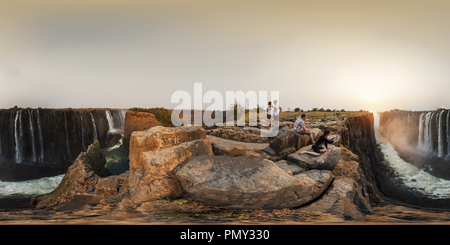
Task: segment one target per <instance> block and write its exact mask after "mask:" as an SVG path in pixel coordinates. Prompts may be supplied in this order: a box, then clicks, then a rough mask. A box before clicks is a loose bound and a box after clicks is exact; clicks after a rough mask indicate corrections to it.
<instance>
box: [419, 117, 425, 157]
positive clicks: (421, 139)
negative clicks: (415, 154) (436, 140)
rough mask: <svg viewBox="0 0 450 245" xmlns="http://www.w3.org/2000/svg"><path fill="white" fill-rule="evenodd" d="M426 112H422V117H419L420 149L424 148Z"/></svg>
mask: <svg viewBox="0 0 450 245" xmlns="http://www.w3.org/2000/svg"><path fill="white" fill-rule="evenodd" d="M424 115H425V113H422V114H420V119H419V140H418V147H419V149H423V147H424V139H423V131H424V130H423V128H424V124H425V118H424Z"/></svg>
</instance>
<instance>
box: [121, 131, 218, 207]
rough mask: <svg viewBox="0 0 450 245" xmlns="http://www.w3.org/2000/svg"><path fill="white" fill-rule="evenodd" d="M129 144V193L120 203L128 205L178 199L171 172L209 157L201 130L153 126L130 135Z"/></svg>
mask: <svg viewBox="0 0 450 245" xmlns="http://www.w3.org/2000/svg"><path fill="white" fill-rule="evenodd" d="M130 142H131V144H130V176H129V191H128V192H127V193H126V195H125V200H124V201H125V203H131V204H138V203H142V202H146V201H150V200H152V199H154V198H156V197H171V196H178V195H180V194H181V192H182V189H181V186H180V183H179V182H178V180H177V179H176V178H174V176H173V169H174V168H175V167H176V166H177V165H178V164H180V163H182V162H184V161H185V160H187V159H188V158H190V157H192V156H197V155H212V154H213V153H212V149H211V143H210V141H209V140H207V139H206V132H205V130H204V129H203V128H201V127H195V126H183V127H170V128H165V127H160V126H157V127H153V128H151V129H149V130H145V131H139V132H133V133H132V135H131V141H130Z"/></svg>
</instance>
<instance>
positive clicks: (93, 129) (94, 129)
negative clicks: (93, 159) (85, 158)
mask: <svg viewBox="0 0 450 245" xmlns="http://www.w3.org/2000/svg"><path fill="white" fill-rule="evenodd" d="M89 114H90V115H91V121H92V131H93V132H94V136H93V137H94V142H95V141H98V133H97V125H95V119H94V116H93V115H92V112H90V113H89Z"/></svg>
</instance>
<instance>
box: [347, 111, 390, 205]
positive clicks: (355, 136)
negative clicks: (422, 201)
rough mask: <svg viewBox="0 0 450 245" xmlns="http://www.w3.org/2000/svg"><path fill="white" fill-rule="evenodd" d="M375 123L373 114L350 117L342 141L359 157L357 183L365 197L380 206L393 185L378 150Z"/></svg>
mask: <svg viewBox="0 0 450 245" xmlns="http://www.w3.org/2000/svg"><path fill="white" fill-rule="evenodd" d="M373 123H374V117H373V114H372V113H368V114H365V115H360V116H355V117H349V118H348V119H347V121H346V123H345V127H344V129H343V130H342V131H341V140H342V142H343V145H344V146H345V147H346V148H347V149H348V150H350V151H351V152H352V153H353V154H354V155H356V156H358V160H357V163H358V165H359V168H360V173H358V175H359V176H360V179H359V180H358V181H357V182H358V184H359V185H360V186H361V187H362V188H363V189H362V190H363V195H364V196H365V197H369V198H370V202H371V203H374V204H380V203H385V201H384V199H385V198H384V195H383V193H389V192H390V190H391V189H392V188H391V187H390V186H392V185H390V184H389V183H390V182H391V181H390V180H389V177H388V176H387V175H386V172H387V171H386V170H385V169H384V164H383V157H382V155H381V152H380V151H379V150H378V149H377V144H376V140H375V131H374V126H373V125H374V124H373ZM353 161H354V160H353ZM353 165H354V164H353ZM353 172H355V171H353ZM386 184H387V185H386ZM383 186H384V187H383ZM392 194H393V193H392Z"/></svg>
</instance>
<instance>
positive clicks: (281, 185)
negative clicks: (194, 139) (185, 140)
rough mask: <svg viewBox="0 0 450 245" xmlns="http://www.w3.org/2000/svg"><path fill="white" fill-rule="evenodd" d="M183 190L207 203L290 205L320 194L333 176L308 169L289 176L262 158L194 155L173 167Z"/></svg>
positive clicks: (256, 206)
mask: <svg viewBox="0 0 450 245" xmlns="http://www.w3.org/2000/svg"><path fill="white" fill-rule="evenodd" d="M174 175H175V177H176V178H177V179H178V180H179V181H180V184H181V186H182V188H183V190H184V192H185V193H186V194H187V195H188V196H189V197H190V198H191V199H193V200H195V201H198V202H201V203H204V204H206V205H209V206H220V207H225V208H238V209H259V208H293V207H299V206H302V205H305V204H307V203H310V202H311V201H313V200H315V199H316V198H318V197H319V196H320V195H322V194H323V193H324V192H325V190H326V189H327V187H328V186H329V185H330V183H331V181H332V179H333V175H332V174H331V171H328V170H311V171H307V172H303V173H301V174H298V175H294V176H292V175H290V174H288V173H287V172H286V171H284V170H283V169H281V168H280V167H278V166H277V165H276V164H275V163H274V162H272V161H270V160H267V159H263V157H255V158H249V157H246V156H238V157H231V156H195V157H193V158H191V159H190V160H188V161H185V162H184V163H182V164H180V165H178V166H177V167H176V168H175V169H174Z"/></svg>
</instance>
